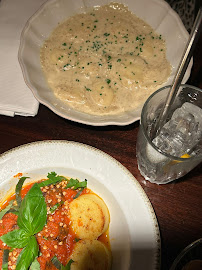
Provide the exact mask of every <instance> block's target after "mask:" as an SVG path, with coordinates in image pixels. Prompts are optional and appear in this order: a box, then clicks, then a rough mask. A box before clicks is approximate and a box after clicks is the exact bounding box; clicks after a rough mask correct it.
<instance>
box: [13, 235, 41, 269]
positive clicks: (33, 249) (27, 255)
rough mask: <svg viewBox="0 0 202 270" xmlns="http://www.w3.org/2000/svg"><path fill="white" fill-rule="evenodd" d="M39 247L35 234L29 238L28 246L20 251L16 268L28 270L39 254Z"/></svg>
mask: <svg viewBox="0 0 202 270" xmlns="http://www.w3.org/2000/svg"><path fill="white" fill-rule="evenodd" d="M38 253H39V247H38V244H37V241H36V238H35V237H34V236H31V237H30V238H29V242H28V244H27V246H26V247H24V248H23V250H22V251H21V252H20V255H19V256H18V259H17V265H16V270H27V269H28V268H29V266H30V265H31V263H32V262H33V261H34V259H35V258H36V257H37V256H38Z"/></svg>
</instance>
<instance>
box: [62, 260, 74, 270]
mask: <svg viewBox="0 0 202 270" xmlns="http://www.w3.org/2000/svg"><path fill="white" fill-rule="evenodd" d="M73 262H74V261H73V260H72V259H70V260H69V262H68V264H66V266H63V265H62V268H61V270H70V267H71V264H72V263H73Z"/></svg>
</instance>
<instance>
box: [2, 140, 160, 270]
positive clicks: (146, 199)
mask: <svg viewBox="0 0 202 270" xmlns="http://www.w3.org/2000/svg"><path fill="white" fill-rule="evenodd" d="M50 144H61V145H62V144H69V145H72V146H76V147H82V148H84V149H85V148H86V149H88V150H90V151H95V152H97V153H98V154H100V155H102V156H104V158H106V159H107V160H110V161H111V162H113V163H114V164H116V165H117V166H119V167H120V168H121V170H122V171H123V172H124V173H125V174H126V175H127V176H128V178H129V179H128V180H129V183H130V184H131V185H134V187H135V188H136V189H137V191H138V193H139V194H140V195H141V197H142V199H143V201H144V204H145V206H146V208H147V209H148V213H149V216H150V219H151V220H150V221H152V226H153V228H152V230H153V232H154V237H155V248H154V258H153V260H154V265H153V266H152V267H154V270H159V269H160V267H161V236H160V228H159V224H158V219H157V216H156V214H155V211H154V208H153V206H152V204H151V201H150V199H149V197H148V196H147V194H146V192H145V191H144V189H143V187H142V186H141V185H140V183H139V182H138V180H137V179H136V178H135V177H134V176H133V174H132V173H131V172H130V171H129V170H128V169H127V168H126V167H125V166H123V165H122V164H121V163H120V162H119V161H118V160H116V159H115V158H114V157H112V156H111V155H109V154H107V153H106V152H104V151H102V150H100V149H98V148H96V147H94V146H91V145H88V144H84V143H80V142H76V141H67V140H41V141H34V142H30V143H26V144H22V145H19V146H16V147H14V148H11V149H9V150H7V151H5V152H3V153H2V154H0V163H4V162H5V161H6V162H7V160H8V159H7V158H10V157H11V158H12V155H13V154H14V155H15V152H17V151H21V150H22V151H23V150H24V149H26V148H32V147H38V146H39V147H40V146H41V145H47V146H48V145H50ZM4 159H5V161H4ZM2 161H3V162H2ZM128 270H129V269H128Z"/></svg>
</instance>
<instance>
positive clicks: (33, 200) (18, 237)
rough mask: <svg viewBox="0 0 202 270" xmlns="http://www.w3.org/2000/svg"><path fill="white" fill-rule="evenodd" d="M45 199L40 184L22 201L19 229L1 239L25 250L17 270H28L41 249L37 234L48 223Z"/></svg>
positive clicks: (18, 222) (19, 259)
mask: <svg viewBox="0 0 202 270" xmlns="http://www.w3.org/2000/svg"><path fill="white" fill-rule="evenodd" d="M46 219H47V209H46V203H45V198H44V197H43V194H42V192H41V189H40V187H39V186H38V184H37V183H36V184H34V185H33V186H32V187H31V189H30V190H29V191H28V193H27V194H26V196H25V197H24V199H23V200H22V203H21V206H20V209H19V215H18V219H17V224H18V226H19V229H16V230H13V231H10V232H8V233H7V234H4V235H2V236H1V237H0V239H1V240H2V241H3V242H4V243H6V244H7V245H8V246H9V247H12V248H23V250H22V251H21V253H20V255H19V256H18V259H17V265H16V270H26V269H28V267H29V266H30V264H31V263H32V262H33V261H34V259H35V258H36V257H37V256H38V252H39V247H38V244H37V241H36V238H35V234H36V233H38V232H39V231H41V230H42V229H43V227H44V225H45V223H46Z"/></svg>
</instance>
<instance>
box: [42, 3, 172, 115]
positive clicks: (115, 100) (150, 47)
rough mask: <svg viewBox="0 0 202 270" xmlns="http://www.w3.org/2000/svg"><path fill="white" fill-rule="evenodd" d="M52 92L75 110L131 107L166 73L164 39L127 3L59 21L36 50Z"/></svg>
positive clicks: (96, 112)
mask: <svg viewBox="0 0 202 270" xmlns="http://www.w3.org/2000/svg"><path fill="white" fill-rule="evenodd" d="M41 65H42V69H43V71H44V74H45V77H46V79H47V82H48V84H49V86H50V88H51V89H52V91H53V93H54V95H55V96H56V97H57V98H58V99H60V100H62V101H64V102H65V103H67V104H68V105H69V106H70V107H72V108H74V109H75V110H78V111H81V112H84V113H88V114H93V115H114V114H121V113H123V112H126V111H132V110H136V109H138V108H139V107H141V106H142V104H143V103H144V101H145V100H146V99H147V98H148V97H149V96H150V95H151V94H152V93H153V92H154V91H155V90H157V89H158V88H160V87H161V86H162V84H163V83H165V82H166V81H167V79H168V77H169V75H170V72H171V65H170V63H169V62H168V60H167V58H166V44H165V41H164V39H163V37H162V36H161V35H160V34H157V33H156V32H155V31H154V29H152V27H151V26H149V25H148V24H147V23H146V22H144V21H143V20H141V19H140V18H138V17H137V16H136V15H135V14H133V13H132V12H131V11H130V10H129V9H128V8H127V7H126V6H124V5H123V4H118V3H110V4H108V5H104V6H101V7H95V8H94V9H92V10H91V11H89V12H85V13H80V14H76V15H74V16H72V17H70V18H68V19H67V20H66V21H64V22H62V23H60V24H59V25H58V26H57V28H56V29H54V30H53V32H52V33H51V35H50V36H49V38H48V39H47V40H46V41H45V43H44V44H43V46H42V48H41Z"/></svg>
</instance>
